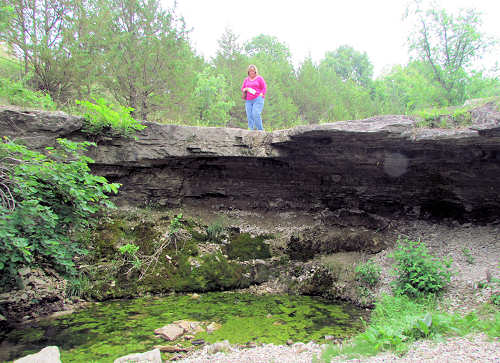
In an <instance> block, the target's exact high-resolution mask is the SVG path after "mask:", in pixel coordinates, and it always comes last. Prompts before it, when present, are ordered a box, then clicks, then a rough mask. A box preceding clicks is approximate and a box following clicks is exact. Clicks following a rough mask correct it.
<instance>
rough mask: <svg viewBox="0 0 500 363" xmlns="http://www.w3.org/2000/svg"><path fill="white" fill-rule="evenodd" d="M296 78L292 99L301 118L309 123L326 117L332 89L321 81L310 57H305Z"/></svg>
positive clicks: (317, 69)
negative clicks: (296, 82) (296, 84)
mask: <svg viewBox="0 0 500 363" xmlns="http://www.w3.org/2000/svg"><path fill="white" fill-rule="evenodd" d="M297 80H298V84H299V87H297V88H296V89H295V92H294V99H295V103H296V104H297V106H298V107H299V113H300V117H301V119H303V120H305V121H306V122H307V123H309V124H316V123H318V122H320V121H321V120H324V119H326V118H327V116H328V111H329V108H330V105H331V103H330V102H331V99H332V97H331V96H332V95H331V93H333V89H332V88H328V87H327V86H326V84H325V83H323V82H322V81H321V74H320V72H319V68H318V66H317V65H316V64H314V63H313V61H312V59H311V57H308V58H306V59H305V60H304V62H303V63H302V64H301V65H300V67H299V69H298V72H297Z"/></svg>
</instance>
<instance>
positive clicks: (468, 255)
mask: <svg viewBox="0 0 500 363" xmlns="http://www.w3.org/2000/svg"><path fill="white" fill-rule="evenodd" d="M462 253H463V254H464V256H465V261H467V263H468V264H469V265H473V264H474V262H475V261H474V257H473V256H472V254H471V250H470V249H468V248H467V247H464V248H462Z"/></svg>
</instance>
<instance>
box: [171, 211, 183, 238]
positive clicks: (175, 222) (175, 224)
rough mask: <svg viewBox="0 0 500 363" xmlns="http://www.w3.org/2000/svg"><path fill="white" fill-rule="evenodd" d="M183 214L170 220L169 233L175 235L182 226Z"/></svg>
mask: <svg viewBox="0 0 500 363" xmlns="http://www.w3.org/2000/svg"><path fill="white" fill-rule="evenodd" d="M181 221H182V213H179V214H177V215H176V216H174V217H173V218H172V219H171V220H170V226H169V227H168V231H169V232H170V233H175V232H177V231H178V230H179V228H181V226H182V222H181Z"/></svg>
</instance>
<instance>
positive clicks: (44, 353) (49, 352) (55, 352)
mask: <svg viewBox="0 0 500 363" xmlns="http://www.w3.org/2000/svg"><path fill="white" fill-rule="evenodd" d="M14 363H61V358H60V355H59V348H58V347H55V346H50V347H46V348H43V349H42V350H41V351H39V352H38V353H35V354H30V355H27V356H25V357H23V358H20V359H17V360H15V361H14Z"/></svg>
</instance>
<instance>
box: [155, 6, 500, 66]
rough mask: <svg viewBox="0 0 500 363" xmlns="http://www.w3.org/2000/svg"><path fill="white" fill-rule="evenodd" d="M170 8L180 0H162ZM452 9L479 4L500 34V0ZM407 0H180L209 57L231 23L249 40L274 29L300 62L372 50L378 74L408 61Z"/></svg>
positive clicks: (488, 25) (488, 27)
mask: <svg viewBox="0 0 500 363" xmlns="http://www.w3.org/2000/svg"><path fill="white" fill-rule="evenodd" d="M162 3H163V5H164V6H165V7H166V8H169V7H172V5H173V3H174V0H162ZM437 3H438V4H439V5H440V6H441V7H444V8H445V9H446V10H447V11H449V12H450V13H453V14H456V13H457V12H458V10H459V9H463V8H474V9H475V10H478V11H480V12H481V13H482V16H481V19H482V22H483V28H482V29H481V30H482V31H483V32H484V33H486V34H487V35H490V36H493V37H495V38H497V39H499V38H500V21H499V20H498V17H499V15H500V1H497V0H474V1H470V0H438V1H437ZM407 4H408V1H405V0H378V1H374V0H342V1H339V0H306V1H298V0H287V1H285V0H253V1H241V0H177V15H178V16H183V17H184V19H185V21H186V24H187V27H188V29H192V32H191V35H190V39H191V44H192V45H193V47H194V48H195V50H196V52H197V53H198V54H200V55H203V56H204V57H205V58H206V59H207V60H209V59H210V57H212V56H214V55H215V52H216V50H217V47H218V45H217V40H218V39H220V38H221V36H222V34H223V33H224V30H225V29H226V28H230V29H231V30H232V31H233V32H234V33H235V34H237V35H238V36H239V41H240V42H245V41H248V40H250V39H252V38H253V37H255V36H257V35H259V34H265V35H271V36H275V37H277V38H278V40H279V41H280V42H282V43H284V44H286V45H287V46H288V47H289V49H290V52H291V54H292V58H293V61H294V64H295V65H298V64H300V63H301V62H302V61H303V60H304V59H305V58H306V57H307V56H308V55H311V57H312V59H313V60H314V61H318V60H320V59H321V58H323V57H324V55H325V52H327V51H333V50H335V49H336V48H337V47H339V46H341V45H350V46H352V47H353V48H354V49H355V50H357V51H359V52H366V53H367V55H368V57H369V59H370V61H371V62H372V64H373V65H374V68H375V76H378V75H380V74H381V73H382V72H383V71H384V69H389V68H390V67H391V66H392V65H394V64H406V63H407V62H408V59H409V58H408V47H407V44H406V39H407V37H408V32H409V28H408V26H407V25H406V24H405V23H404V22H403V14H404V11H405V9H406V6H407ZM485 58H486V59H485V60H483V62H481V65H485V66H486V67H491V66H493V64H494V62H495V61H497V60H498V61H499V62H500V50H499V48H496V49H495V51H494V52H493V54H491V53H490V54H488V55H487V56H486V57H485Z"/></svg>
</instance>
